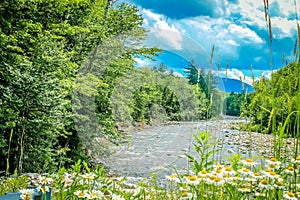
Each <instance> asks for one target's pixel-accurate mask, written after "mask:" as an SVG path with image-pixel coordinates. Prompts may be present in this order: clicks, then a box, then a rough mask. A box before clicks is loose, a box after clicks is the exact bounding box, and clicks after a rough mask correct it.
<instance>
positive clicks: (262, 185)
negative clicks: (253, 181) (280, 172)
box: [258, 179, 272, 190]
mask: <svg viewBox="0 0 300 200" xmlns="http://www.w3.org/2000/svg"><path fill="white" fill-rule="evenodd" d="M258 187H259V188H261V189H267V190H269V189H272V186H271V185H270V184H269V181H268V180H266V179H263V180H261V182H260V183H259V185H258Z"/></svg>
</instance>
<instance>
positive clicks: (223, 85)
mask: <svg viewBox="0 0 300 200" xmlns="http://www.w3.org/2000/svg"><path fill="white" fill-rule="evenodd" d="M217 88H218V89H219V90H221V91H225V92H236V93H242V83H241V81H240V80H236V79H231V78H217ZM244 91H245V92H247V93H249V92H254V89H253V87H252V86H251V85H249V84H247V83H244Z"/></svg>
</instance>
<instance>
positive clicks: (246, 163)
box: [241, 158, 257, 167]
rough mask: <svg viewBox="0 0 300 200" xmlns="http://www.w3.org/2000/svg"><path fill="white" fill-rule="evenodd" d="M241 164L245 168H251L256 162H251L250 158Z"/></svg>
mask: <svg viewBox="0 0 300 200" xmlns="http://www.w3.org/2000/svg"><path fill="white" fill-rule="evenodd" d="M241 163H242V164H243V165H244V166H246V167H252V166H255V165H256V164H257V163H256V162H253V160H252V159H250V158H247V159H246V160H242V161H241Z"/></svg>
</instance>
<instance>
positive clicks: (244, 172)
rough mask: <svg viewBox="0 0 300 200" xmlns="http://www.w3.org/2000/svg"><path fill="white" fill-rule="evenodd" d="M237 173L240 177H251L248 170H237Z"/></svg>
mask: <svg viewBox="0 0 300 200" xmlns="http://www.w3.org/2000/svg"><path fill="white" fill-rule="evenodd" d="M238 172H239V173H240V175H241V177H247V176H251V175H252V172H251V171H250V170H249V169H248V168H242V169H240V170H238Z"/></svg>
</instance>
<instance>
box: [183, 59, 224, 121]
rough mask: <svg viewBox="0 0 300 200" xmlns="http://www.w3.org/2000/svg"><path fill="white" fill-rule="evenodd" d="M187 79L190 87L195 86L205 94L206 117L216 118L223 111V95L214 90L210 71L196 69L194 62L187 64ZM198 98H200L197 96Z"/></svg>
mask: <svg viewBox="0 0 300 200" xmlns="http://www.w3.org/2000/svg"><path fill="white" fill-rule="evenodd" d="M185 72H186V74H187V79H188V81H189V83H190V84H191V85H195V86H196V89H197V90H200V91H201V93H204V94H205V98H206V99H207V101H206V108H207V110H206V116H205V118H206V119H208V118H211V117H214V116H218V115H220V114H221V113H222V111H223V99H224V97H223V94H222V93H221V92H220V91H218V90H217V89H216V78H215V77H214V75H213V74H212V70H209V71H205V70H204V69H203V68H202V69H198V67H197V65H196V64H195V62H194V61H193V60H192V61H190V62H189V66H187V67H185ZM199 98H202V97H201V96H199Z"/></svg>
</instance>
